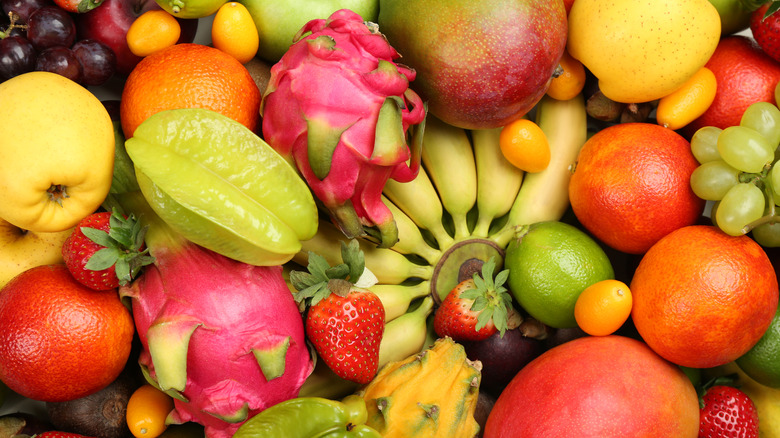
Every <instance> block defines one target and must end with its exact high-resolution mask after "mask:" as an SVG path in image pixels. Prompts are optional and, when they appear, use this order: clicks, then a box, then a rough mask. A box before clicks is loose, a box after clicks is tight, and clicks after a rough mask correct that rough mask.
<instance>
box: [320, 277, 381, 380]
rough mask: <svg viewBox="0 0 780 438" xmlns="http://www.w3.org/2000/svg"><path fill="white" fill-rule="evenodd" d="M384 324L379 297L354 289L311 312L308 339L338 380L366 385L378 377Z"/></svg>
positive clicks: (324, 301) (325, 302) (333, 295)
mask: <svg viewBox="0 0 780 438" xmlns="http://www.w3.org/2000/svg"><path fill="white" fill-rule="evenodd" d="M384 320H385V312H384V307H382V302H381V301H380V300H379V297H377V296H376V295H374V294H373V293H371V292H369V291H367V290H360V289H358V288H353V290H351V291H350V292H349V294H348V295H347V296H345V297H341V296H339V295H337V294H335V293H332V294H330V295H328V297H327V298H324V299H323V300H321V301H320V302H318V303H317V304H315V305H313V306H311V307H310V308H309V313H308V314H307V316H306V336H307V337H308V339H309V341H311V342H312V343H313V344H314V347H315V349H316V350H317V353H318V354H319V357H320V359H322V360H323V361H324V362H325V363H326V364H327V365H328V367H330V369H332V370H333V371H334V372H335V373H336V374H337V375H338V376H340V377H342V378H344V379H347V380H350V381H353V382H357V383H361V384H364V383H368V382H370V381H371V379H373V378H374V376H375V375H376V373H377V369H378V362H377V360H378V359H379V343H380V342H381V340H382V333H383V332H384V327H385V323H384Z"/></svg>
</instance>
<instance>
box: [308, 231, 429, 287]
mask: <svg viewBox="0 0 780 438" xmlns="http://www.w3.org/2000/svg"><path fill="white" fill-rule="evenodd" d="M340 241H344V242H348V241H349V239H348V238H347V237H346V236H345V235H344V233H342V232H341V230H339V229H338V227H336V226H335V225H333V224H332V223H330V222H327V221H320V224H319V227H318V229H317V234H315V235H314V237H312V238H311V239H309V240H304V241H302V242H301V248H302V249H301V251H299V252H298V253H296V254H295V255H294V256H293V261H294V262H295V263H298V264H299V265H301V266H307V265H308V260H309V251H311V252H314V253H316V254H319V255H321V256H322V257H324V258H325V260H327V261H328V263H329V264H330V265H331V266H334V265H337V264H340V263H341V262H342V259H341V243H339V242H340ZM358 242H359V243H360V249H361V250H362V251H363V255H364V257H365V261H366V268H368V269H369V270H370V271H371V272H373V273H374V275H376V277H377V280H378V282H379V283H386V284H399V283H402V282H403V281H404V280H406V279H409V278H421V279H423V280H428V279H430V278H431V275H432V273H433V267H432V266H430V265H418V264H416V263H412V262H411V261H410V260H409V259H407V258H406V257H405V256H404V255H403V254H401V253H399V252H396V251H393V250H392V249H389V248H379V247H377V246H376V245H375V244H373V243H371V242H368V241H366V240H362V239H358Z"/></svg>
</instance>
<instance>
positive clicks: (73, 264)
mask: <svg viewBox="0 0 780 438" xmlns="http://www.w3.org/2000/svg"><path fill="white" fill-rule="evenodd" d="M110 216H111V213H110V212H101V213H95V214H91V215H89V216H87V217H85V218H84V220H82V221H81V222H79V224H78V225H77V226H76V227H75V228H74V230H73V233H72V234H71V235H70V236H69V237H68V239H66V240H65V243H64V244H63V259H64V260H65V265H66V266H69V268H68V269H69V270H70V272H71V274H72V275H73V276H74V278H76V280H78V281H79V283H81V284H83V285H85V286H87V287H89V288H90V289H95V290H110V289H114V288H117V287H119V279H118V278H117V277H116V270H115V268H114V267H113V266H111V267H110V268H108V269H104V270H102V271H90V270H88V269H86V268H85V267H84V265H86V264H87V261H88V260H89V259H90V257H92V256H93V255H94V254H95V253H96V252H98V251H99V250H100V249H101V248H104V247H103V246H100V245H98V244H97V243H95V242H93V241H92V240H90V239H89V238H88V237H87V236H85V235H84V233H82V232H81V227H87V228H95V229H98V230H102V231H105V232H106V233H107V232H108V231H109V230H110V226H109V223H108V219H109V217H110Z"/></svg>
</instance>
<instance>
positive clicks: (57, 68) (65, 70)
mask: <svg viewBox="0 0 780 438" xmlns="http://www.w3.org/2000/svg"><path fill="white" fill-rule="evenodd" d="M35 70H37V71H48V72H52V73H57V74H58V75H61V76H65V77H66V78H68V79H70V80H72V81H74V82H79V83H81V70H82V69H81V63H80V62H79V60H78V59H77V58H76V55H74V54H73V51H72V50H70V49H69V48H67V47H63V46H54V47H49V48H48V49H45V50H43V51H42V52H40V53H38V58H37V59H36V61H35Z"/></svg>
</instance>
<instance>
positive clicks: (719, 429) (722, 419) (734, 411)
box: [699, 384, 758, 438]
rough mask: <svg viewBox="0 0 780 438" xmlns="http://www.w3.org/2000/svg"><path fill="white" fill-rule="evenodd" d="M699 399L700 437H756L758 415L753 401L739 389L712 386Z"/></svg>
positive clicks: (723, 385) (724, 385)
mask: <svg viewBox="0 0 780 438" xmlns="http://www.w3.org/2000/svg"><path fill="white" fill-rule="evenodd" d="M704 391H705V392H704V395H703V396H701V397H700V399H699V404H700V408H701V410H700V415H699V437H700V438H707V437H712V438H716V437H717V438H728V437H741V438H751V437H757V436H758V413H757V411H756V406H755V404H754V403H753V401H752V400H751V399H750V397H748V395H747V394H745V393H744V392H742V391H741V390H739V389H737V388H735V387H733V386H728V385H726V384H720V385H719V384H715V385H713V386H710V387H709V389H706V390H704Z"/></svg>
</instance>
